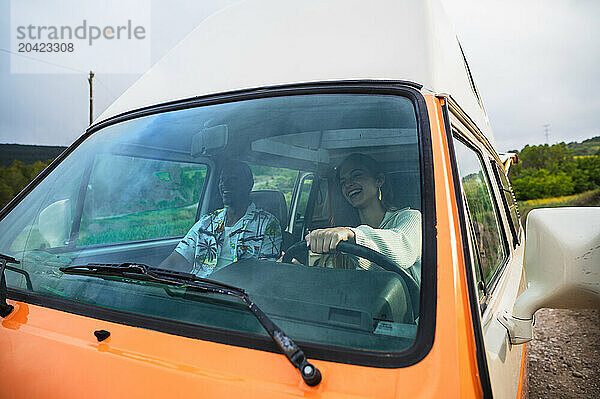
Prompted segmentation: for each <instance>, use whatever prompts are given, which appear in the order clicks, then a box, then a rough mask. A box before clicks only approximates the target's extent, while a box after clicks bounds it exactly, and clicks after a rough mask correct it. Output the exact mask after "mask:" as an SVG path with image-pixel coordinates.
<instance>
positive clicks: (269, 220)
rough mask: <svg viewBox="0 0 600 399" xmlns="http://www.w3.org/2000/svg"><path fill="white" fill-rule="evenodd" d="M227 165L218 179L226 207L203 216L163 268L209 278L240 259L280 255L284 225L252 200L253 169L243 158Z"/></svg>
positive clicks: (164, 262)
mask: <svg viewBox="0 0 600 399" xmlns="http://www.w3.org/2000/svg"><path fill="white" fill-rule="evenodd" d="M225 165H226V168H224V169H223V170H222V172H221V175H220V176H219V182H218V184H219V194H220V195H221V198H222V199H223V205H224V208H222V209H218V210H216V211H214V212H212V213H210V214H208V215H205V216H203V217H202V218H200V220H199V221H198V222H197V223H196V224H194V226H192V228H191V229H190V231H189V232H188V233H187V234H186V235H185V237H184V238H183V239H182V240H181V241H180V242H179V244H178V245H177V247H175V250H174V251H173V252H172V253H171V254H170V255H169V256H168V257H167V258H166V259H165V260H164V261H163V262H162V263H161V267H163V268H166V269H172V270H177V271H185V272H191V273H193V274H195V275H197V276H200V277H206V276H208V275H209V274H211V273H213V272H215V271H217V270H219V269H221V268H222V267H224V266H226V265H228V264H230V263H232V262H237V261H238V260H240V259H246V258H259V259H268V260H273V261H274V260H276V259H277V258H279V256H280V254H281V227H280V224H279V221H278V220H277V218H276V217H275V216H273V215H272V214H270V213H269V212H267V211H265V210H263V209H259V208H257V207H256V205H255V204H254V203H253V202H252V201H251V200H250V192H251V191H252V187H253V186H254V177H253V176H252V171H251V170H250V168H249V167H248V165H246V164H245V163H243V162H240V161H228V162H226V163H225Z"/></svg>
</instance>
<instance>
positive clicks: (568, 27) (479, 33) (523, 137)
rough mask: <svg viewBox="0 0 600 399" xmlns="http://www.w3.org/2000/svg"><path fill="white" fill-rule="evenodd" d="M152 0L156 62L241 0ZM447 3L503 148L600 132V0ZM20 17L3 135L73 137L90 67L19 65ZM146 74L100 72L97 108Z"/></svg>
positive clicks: (4, 40) (6, 37) (4, 57)
mask: <svg viewBox="0 0 600 399" xmlns="http://www.w3.org/2000/svg"><path fill="white" fill-rule="evenodd" d="M18 1H41V0H18ZM46 1H48V0H46ZM147 1H148V2H149V3H150V4H151V26H150V29H151V62H155V61H157V60H158V59H159V58H160V57H162V56H163V55H164V54H165V53H166V51H168V50H169V49H170V48H171V47H172V46H174V45H175V44H176V43H177V42H178V41H179V40H180V39H182V38H183V37H184V36H185V35H186V34H187V33H189V32H190V31H191V30H192V29H193V28H194V27H195V26H196V25H197V24H198V23H199V22H201V21H202V20H203V19H204V18H206V17H207V16H208V15H210V14H211V13H213V12H214V11H216V10H218V9H221V8H223V7H225V6H227V5H229V4H232V3H234V2H236V1H235V0H227V1H226V0H203V1H192V0H189V1H184V0H170V1H158V0H156V1H151V0H147ZM443 2H444V4H445V6H446V10H447V12H448V13H449V14H450V16H451V18H452V20H453V23H454V25H455V28H456V31H457V34H458V36H459V38H460V40H461V42H462V44H463V48H464V50H465V53H466V55H467V58H468V60H469V64H470V66H471V70H472V72H473V75H474V77H475V80H476V83H477V85H478V87H479V91H480V93H481V96H482V98H483V101H484V103H485V106H486V109H487V112H488V115H489V118H490V122H491V125H492V128H493V130H494V133H495V136H496V142H497V146H498V150H499V151H505V150H510V149H520V148H521V147H523V146H524V145H525V144H541V143H544V142H545V137H544V129H543V126H544V125H546V124H548V125H550V142H551V143H555V142H560V141H566V142H569V141H580V140H582V139H586V138H590V137H593V136H597V135H600V96H597V95H596V94H597V93H598V92H600V80H599V78H598V76H599V73H598V72H599V71H598V70H599V67H598V66H599V65H600V45H599V44H600V24H598V23H597V21H596V19H597V18H598V17H600V1H596V0H535V1H527V0H521V1H516V0H502V1H500V0H479V1H467V0H443ZM56 12H64V10H57V11H56ZM10 22H11V21H10V0H0V143H23V144H48V145H68V144H70V143H71V142H73V141H74V140H75V139H76V138H77V137H78V136H79V135H81V133H82V132H83V130H84V129H85V128H86V126H87V124H88V83H87V76H86V75H85V74H84V73H70V74H15V73H11V69H10V56H11V55H10V54H9V53H6V52H5V51H2V50H8V49H10V34H11V33H10ZM29 56H30V57H33V58H35V54H31V55H29ZM23 60H24V61H23V62H32V63H35V62H37V61H34V60H26V59H23ZM41 65H43V64H41ZM48 67H49V68H50V67H51V66H50V65H49V66H48ZM138 77H139V74H98V75H96V78H95V86H94V87H95V103H94V107H95V114H96V115H99V114H100V113H101V112H102V111H103V110H104V109H105V108H106V107H107V106H108V105H109V104H110V103H111V102H112V101H114V99H116V97H118V96H119V95H120V94H121V93H122V92H123V91H124V90H125V89H126V88H127V87H128V86H129V85H131V84H132V83H133V82H134V81H135V80H136V79H137V78H138Z"/></svg>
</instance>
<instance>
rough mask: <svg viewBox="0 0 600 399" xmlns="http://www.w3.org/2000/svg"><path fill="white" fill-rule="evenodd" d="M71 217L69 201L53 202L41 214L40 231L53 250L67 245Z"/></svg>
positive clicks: (39, 217)
mask: <svg viewBox="0 0 600 399" xmlns="http://www.w3.org/2000/svg"><path fill="white" fill-rule="evenodd" d="M70 216H71V204H70V200H69V199H64V200H60V201H56V202H53V203H51V204H50V205H48V206H47V207H46V208H44V209H43V210H42V211H41V212H40V215H39V216H38V231H39V232H40V234H41V236H42V237H43V238H44V240H46V241H47V242H48V244H49V245H50V247H51V248H52V247H60V246H63V245H65V244H66V241H67V238H68V234H69V221H70V218H71V217H70Z"/></svg>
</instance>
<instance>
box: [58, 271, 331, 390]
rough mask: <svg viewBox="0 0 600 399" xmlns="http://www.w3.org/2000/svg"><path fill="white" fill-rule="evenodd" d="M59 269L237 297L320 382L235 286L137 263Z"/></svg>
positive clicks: (315, 378)
mask: <svg viewBox="0 0 600 399" xmlns="http://www.w3.org/2000/svg"><path fill="white" fill-rule="evenodd" d="M59 270H60V271H62V272H63V273H66V274H77V275H82V276H92V277H104V276H117V277H124V278H130V279H134V280H138V281H151V282H158V283H163V284H168V285H174V286H178V287H188V288H191V289H193V290H196V291H199V292H208V293H214V294H223V295H230V296H233V297H236V298H238V299H240V300H241V301H242V302H244V303H245V304H246V306H247V307H248V309H250V311H251V312H252V314H253V315H254V316H255V317H256V319H257V320H258V322H259V323H260V324H261V325H262V326H263V327H264V329H265V330H266V331H267V333H268V334H269V336H271V338H272V339H273V341H275V343H276V344H277V346H278V347H279V349H281V351H282V352H283V354H284V355H285V356H286V357H287V358H288V360H289V361H290V363H292V365H294V367H296V368H297V369H298V370H299V371H300V375H301V376H302V379H303V380H304V382H305V383H306V384H307V385H309V386H316V385H318V384H319V383H320V382H321V372H320V371H319V370H318V369H317V368H316V367H315V366H314V365H312V364H311V363H309V362H308V361H307V360H306V356H305V355H304V352H303V351H302V349H300V347H298V345H296V343H295V342H294V341H292V339H291V338H290V337H288V336H287V335H286V334H285V333H284V332H283V331H282V330H281V329H280V328H279V327H277V325H276V324H275V323H273V321H272V320H271V319H270V318H269V317H268V316H267V315H266V314H265V313H264V312H263V311H262V310H261V309H260V308H259V307H258V306H257V305H256V304H255V303H254V302H252V300H251V299H250V297H249V296H248V294H246V292H245V291H244V290H243V289H242V288H238V287H234V286H232V285H228V284H224V283H221V282H219V281H215V280H210V279H206V278H202V277H198V276H196V275H194V274H190V273H183V272H176V271H172V270H166V269H159V268H154V267H150V266H147V265H144V264H139V263H120V264H112V263H89V264H87V265H81V266H69V267H61V268H59Z"/></svg>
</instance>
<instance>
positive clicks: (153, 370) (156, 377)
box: [0, 96, 482, 399]
mask: <svg viewBox="0 0 600 399" xmlns="http://www.w3.org/2000/svg"><path fill="white" fill-rule="evenodd" d="M425 97H426V103H427V108H428V112H429V118H430V127H431V135H432V146H433V159H434V174H435V195H436V208H437V215H436V217H437V262H438V271H437V278H438V280H437V306H436V326H435V340H434V344H433V347H432V348H431V350H430V352H429V353H428V354H427V356H426V357H425V358H424V359H423V360H421V361H420V362H418V363H417V364H415V365H412V366H410V367H403V368H397V369H385V368H375V367H365V366H356V365H349V364H341V363H335V362H331V361H320V360H314V361H313V362H314V364H315V365H317V367H319V369H320V370H321V373H322V375H323V381H322V382H321V384H319V385H318V386H317V387H314V388H311V387H309V386H307V385H306V384H304V382H303V381H302V379H301V377H300V375H299V373H298V371H297V370H296V369H295V368H293V367H292V366H291V365H290V363H289V362H288V361H287V359H286V358H285V357H284V356H283V355H282V354H280V353H270V352H265V351H261V350H254V349H248V348H242V347H236V346H232V345H226V344H220V343H215V342H209V341H203V340H199V339H192V338H186V337H181V336H176V335H172V334H166V333H162V332H158V331H153V330H149V329H144V328H138V327H131V326H127V325H123V324H118V323H113V322H107V321H102V320H98V319H94V318H91V317H84V316H79V315H75V314H71V313H67V312H63V311H58V310H54V309H50V308H45V307H41V306H35V305H30V304H27V303H23V302H15V301H9V302H10V303H11V304H13V305H14V306H15V310H14V311H13V312H12V313H11V314H10V315H9V316H8V317H6V318H5V319H2V320H1V322H0V348H2V355H0V398H7V397H10V398H14V399H18V398H38V397H39V398H42V397H43V398H49V399H52V398H61V399H68V398H81V397H86V398H103V399H105V398H111V397H115V398H128V399H129V398H145V399H148V398H160V397H168V398H186V399H187V398H190V397H235V396H239V397H249V398H284V397H290V398H291V397H304V398H350V397H353V398H361V397H369V398H397V397H418V398H431V397H445V398H459V397H460V398H472V397H481V395H482V391H481V387H480V383H479V378H478V370H477V362H476V358H475V342H474V338H473V326H472V323H471V317H470V308H469V300H468V296H467V295H468V294H467V285H466V284H467V282H466V279H465V271H464V262H463V259H462V253H463V252H462V243H461V240H460V230H459V225H458V222H457V221H458V215H457V208H456V204H455V203H454V198H455V197H454V186H453V184H452V179H451V176H452V171H451V168H450V159H449V154H448V150H447V148H448V147H447V142H446V140H447V139H446V134H445V131H444V124H443V118H442V114H441V106H440V100H438V99H437V98H435V97H434V96H425ZM99 329H104V330H107V331H109V332H110V333H111V335H110V337H109V338H108V339H106V340H105V341H103V342H100V343H99V342H98V341H97V339H96V337H95V336H94V334H93V333H94V331H96V330H99Z"/></svg>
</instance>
